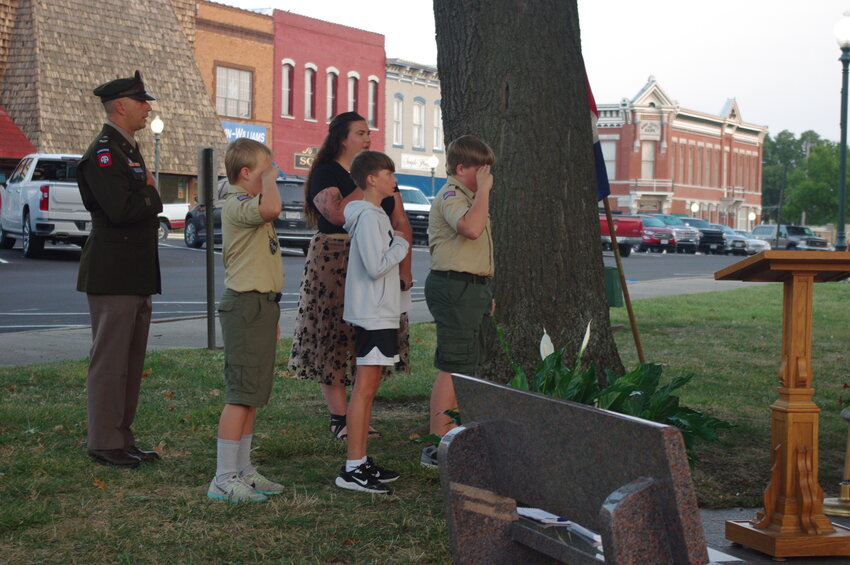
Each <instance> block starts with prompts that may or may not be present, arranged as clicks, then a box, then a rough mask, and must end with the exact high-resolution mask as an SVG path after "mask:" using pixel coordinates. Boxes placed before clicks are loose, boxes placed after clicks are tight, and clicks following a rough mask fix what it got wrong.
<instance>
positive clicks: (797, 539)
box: [726, 520, 850, 557]
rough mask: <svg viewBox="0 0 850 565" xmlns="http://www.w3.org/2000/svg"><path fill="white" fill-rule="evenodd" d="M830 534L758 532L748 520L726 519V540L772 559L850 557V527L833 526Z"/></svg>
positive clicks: (765, 530) (762, 530) (763, 530)
mask: <svg viewBox="0 0 850 565" xmlns="http://www.w3.org/2000/svg"><path fill="white" fill-rule="evenodd" d="M832 527H834V528H835V531H834V532H833V533H831V534H821V535H805V534H790V535H789V534H785V535H780V534H779V533H778V532H775V531H771V530H767V529H759V528H756V527H754V526H753V525H752V523H751V522H749V521H746V520H727V521H726V539H728V540H729V541H731V542H734V543H737V544H740V545H743V546H744V547H749V548H752V549H755V550H758V551H761V552H762V553H766V554H767V555H772V556H773V557H815V556H818V557H827V556H830V555H850V528H845V527H844V526H842V525H840V524H835V523H833V524H832Z"/></svg>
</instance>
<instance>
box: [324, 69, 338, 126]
mask: <svg viewBox="0 0 850 565" xmlns="http://www.w3.org/2000/svg"><path fill="white" fill-rule="evenodd" d="M338 81H339V71H337V70H336V69H334V68H333V67H331V68H330V69H328V80H327V101H328V115H327V120H328V121H329V122H330V121H331V118H333V117H334V116H336V115H337V113H338V112H337V102H336V101H337V95H336V93H337V86H338Z"/></svg>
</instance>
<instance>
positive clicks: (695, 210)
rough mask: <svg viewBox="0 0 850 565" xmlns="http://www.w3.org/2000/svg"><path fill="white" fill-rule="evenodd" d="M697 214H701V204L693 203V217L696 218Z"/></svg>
mask: <svg viewBox="0 0 850 565" xmlns="http://www.w3.org/2000/svg"><path fill="white" fill-rule="evenodd" d="M697 212H699V202H693V203H691V215H692V216H694V217H696V215H697Z"/></svg>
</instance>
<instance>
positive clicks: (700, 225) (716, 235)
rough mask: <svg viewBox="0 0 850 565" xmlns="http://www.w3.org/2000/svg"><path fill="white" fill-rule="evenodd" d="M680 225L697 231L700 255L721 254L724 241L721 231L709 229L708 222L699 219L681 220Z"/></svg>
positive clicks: (724, 246)
mask: <svg viewBox="0 0 850 565" xmlns="http://www.w3.org/2000/svg"><path fill="white" fill-rule="evenodd" d="M682 223H683V224H685V225H686V226H690V227H692V228H696V229H698V230H699V250H700V251H701V252H702V253H704V254H706V255H708V254H715V255H719V254H722V253H723V251H724V249H725V248H726V240H725V239H724V237H723V231H722V230H719V229H716V228H713V227H711V224H710V223H709V222H708V220H703V219H701V218H682Z"/></svg>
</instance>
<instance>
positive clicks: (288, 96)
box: [280, 63, 295, 116]
mask: <svg viewBox="0 0 850 565" xmlns="http://www.w3.org/2000/svg"><path fill="white" fill-rule="evenodd" d="M294 72H295V69H294V67H293V66H292V65H290V64H289V63H284V64H283V67H281V72H280V113H281V115H283V116H292V79H293V76H294Z"/></svg>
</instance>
